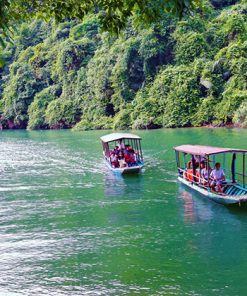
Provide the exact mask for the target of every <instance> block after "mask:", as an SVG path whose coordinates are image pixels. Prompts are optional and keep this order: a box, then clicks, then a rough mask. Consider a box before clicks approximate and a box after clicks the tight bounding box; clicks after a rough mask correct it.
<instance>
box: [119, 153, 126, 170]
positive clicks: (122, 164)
mask: <svg viewBox="0 0 247 296" xmlns="http://www.w3.org/2000/svg"><path fill="white" fill-rule="evenodd" d="M118 163H119V167H120V168H124V167H126V166H127V164H126V162H125V159H124V154H123V152H122V151H120V152H119V154H118Z"/></svg>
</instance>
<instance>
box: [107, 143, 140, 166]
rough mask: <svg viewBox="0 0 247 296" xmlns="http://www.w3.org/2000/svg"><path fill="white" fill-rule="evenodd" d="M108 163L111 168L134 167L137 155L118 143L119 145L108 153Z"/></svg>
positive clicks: (131, 149) (128, 147)
mask: <svg viewBox="0 0 247 296" xmlns="http://www.w3.org/2000/svg"><path fill="white" fill-rule="evenodd" d="M110 162H111V165H112V167H113V168H124V167H130V166H135V165H137V155H136V153H135V151H134V149H133V148H131V147H130V145H128V144H126V145H125V144H124V143H123V142H119V145H118V146H116V147H115V148H114V149H113V150H111V151H110Z"/></svg>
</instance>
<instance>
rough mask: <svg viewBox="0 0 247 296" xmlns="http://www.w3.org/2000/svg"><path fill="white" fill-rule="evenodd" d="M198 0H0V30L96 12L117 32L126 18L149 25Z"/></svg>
mask: <svg viewBox="0 0 247 296" xmlns="http://www.w3.org/2000/svg"><path fill="white" fill-rule="evenodd" d="M199 2H200V1H199V0H108V1H106V0H81V1H77V0H67V1H64V0H18V1H16V0H1V6H0V30H1V32H2V33H3V34H5V35H6V33H7V31H8V28H9V26H10V25H11V21H19V20H24V19H29V18H32V17H38V18H42V19H50V18H53V17H54V18H55V19H56V20H57V21H61V20H63V19H64V18H77V19H79V20H82V19H83V18H84V16H85V15H87V14H89V13H97V14H98V17H99V19H100V22H101V25H102V28H103V29H104V30H107V31H112V32H115V33H118V32H119V31H120V30H121V29H122V28H123V27H125V25H126V23H127V20H128V18H129V17H130V16H133V15H135V17H136V19H137V20H138V21H140V22H141V23H151V22H154V21H157V20H158V19H160V18H161V17H162V16H163V14H164V13H172V14H174V15H178V16H182V15H183V13H186V12H187V11H188V10H191V9H192V7H193V6H195V5H196V4H198V3H199Z"/></svg>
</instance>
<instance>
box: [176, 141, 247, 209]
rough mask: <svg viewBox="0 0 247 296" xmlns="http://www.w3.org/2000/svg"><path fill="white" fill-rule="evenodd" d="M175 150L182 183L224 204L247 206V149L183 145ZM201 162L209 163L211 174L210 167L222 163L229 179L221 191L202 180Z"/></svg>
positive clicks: (179, 177) (179, 178)
mask: <svg viewBox="0 0 247 296" xmlns="http://www.w3.org/2000/svg"><path fill="white" fill-rule="evenodd" d="M174 150H175V153H176V162H177V169H178V180H179V181H180V182H181V183H183V184H185V185H187V186H188V187H190V188H191V189H193V190H195V191H197V192H199V193H201V194H202V195H203V196H206V197H207V198H209V199H210V200H212V201H215V202H217V203H220V204H223V205H233V204H238V205H239V206H240V205H241V204H243V203H247V187H246V177H247V175H246V153H247V150H243V149H232V148H220V147H213V146H201V145H181V146H177V147H174ZM188 160H189V162H190V163H191V168H190V169H188V168H187V166H188V162H187V161H188ZM198 162H199V167H198ZM201 162H204V163H206V164H207V172H208V175H209V173H210V172H209V168H210V166H211V167H213V166H214V165H215V163H216V162H220V163H221V164H222V166H221V167H222V169H223V170H224V173H225V176H226V178H225V181H224V182H223V183H222V190H221V192H216V191H215V188H211V187H210V181H209V182H208V180H205V179H203V178H202V177H201V166H200V163H201Z"/></svg>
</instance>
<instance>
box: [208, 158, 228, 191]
mask: <svg viewBox="0 0 247 296" xmlns="http://www.w3.org/2000/svg"><path fill="white" fill-rule="evenodd" d="M209 177H210V180H211V182H210V187H211V188H213V189H214V190H215V191H217V192H223V187H222V184H223V181H224V180H225V173H224V171H223V169H221V167H220V163H219V162H217V163H216V164H215V167H214V169H213V170H212V172H211V173H210V176H209Z"/></svg>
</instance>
